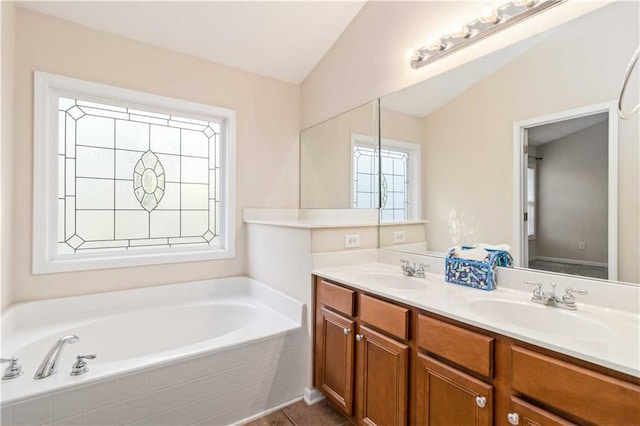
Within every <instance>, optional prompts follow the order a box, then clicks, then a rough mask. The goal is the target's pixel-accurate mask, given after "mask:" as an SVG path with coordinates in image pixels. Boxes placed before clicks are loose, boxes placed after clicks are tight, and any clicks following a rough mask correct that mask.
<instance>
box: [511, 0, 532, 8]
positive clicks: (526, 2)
mask: <svg viewBox="0 0 640 426" xmlns="http://www.w3.org/2000/svg"><path fill="white" fill-rule="evenodd" d="M511 3H513V4H514V5H516V6H526V7H531V6H533V3H534V0H513V1H512V2H511Z"/></svg>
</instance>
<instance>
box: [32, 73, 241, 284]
mask: <svg viewBox="0 0 640 426" xmlns="http://www.w3.org/2000/svg"><path fill="white" fill-rule="evenodd" d="M60 96H65V97H80V98H82V99H84V100H88V101H93V102H101V103H106V104H110V105H118V106H125V107H130V108H136V109H143V110H147V111H153V112H158V113H165V114H166V113H171V114H175V115H178V114H180V115H182V116H185V115H186V116H187V117H190V118H194V119H205V120H210V119H211V118H212V117H215V118H216V119H217V120H219V121H221V122H222V128H221V135H220V137H221V148H220V152H221V156H222V160H221V161H222V163H221V167H222V169H223V173H222V175H221V184H220V192H221V194H220V206H221V209H220V218H219V223H220V226H219V229H220V233H221V235H220V236H221V246H220V248H218V247H209V246H204V247H197V246H192V247H188V246H185V247H171V248H167V249H162V248H154V249H149V250H145V249H140V250H135V252H133V251H129V250H127V251H125V252H115V251H114V252H99V253H77V254H73V255H59V254H57V249H56V246H57V223H58V203H57V198H58V159H57V156H58V98H59V97H60ZM33 126H34V128H33V132H34V144H33V159H34V163H33V164H34V168H33V180H34V181H33V263H32V269H33V273H34V274H43V273H53V272H65V271H81V270H91V269H104V268H120V267H129V266H142V265H155V264H163V263H176V262H191V261H202V260H213V259H228V258H232V257H235V184H236V182H235V167H236V166H235V155H236V153H235V129H236V113H235V111H233V110H230V109H226V108H219V107H214V106H210V105H205V104H199V103H195V102H189V101H184V100H180V99H174V98H169V97H165V96H159V95H154V94H150V93H145V92H139V91H135V90H129V89H123V88H119V87H114V86H109V85H105V84H99V83H93V82H89V81H84V80H78V79H74V78H70V77H64V76H60V75H55V74H48V73H44V72H38V71H36V72H35V73H34V123H33Z"/></svg>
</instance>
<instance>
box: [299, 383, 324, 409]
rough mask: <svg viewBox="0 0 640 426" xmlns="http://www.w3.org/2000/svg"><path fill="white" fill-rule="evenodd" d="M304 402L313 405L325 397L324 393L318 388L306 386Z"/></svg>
mask: <svg viewBox="0 0 640 426" xmlns="http://www.w3.org/2000/svg"><path fill="white" fill-rule="evenodd" d="M303 399H304V402H306V403H307V404H308V405H313V404H315V403H316V402H320V401H322V400H323V399H324V395H323V394H322V392H320V391H319V390H318V389H316V388H307V387H305V388H304V398H303Z"/></svg>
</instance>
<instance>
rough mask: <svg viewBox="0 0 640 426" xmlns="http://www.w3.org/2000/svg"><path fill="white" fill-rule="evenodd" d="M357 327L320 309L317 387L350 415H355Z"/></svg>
mask: <svg viewBox="0 0 640 426" xmlns="http://www.w3.org/2000/svg"><path fill="white" fill-rule="evenodd" d="M354 326H355V322H354V321H353V320H350V319H349V318H346V317H344V316H342V315H339V314H336V313H334V312H332V311H330V310H328V309H326V308H321V309H320V330H319V338H318V339H317V342H318V343H317V344H318V345H319V347H318V348H317V351H316V354H317V355H316V366H317V367H316V369H317V371H318V374H317V375H316V376H317V382H316V386H317V387H318V388H319V389H321V390H322V391H323V392H324V394H325V395H326V396H327V398H329V399H330V400H331V401H332V402H333V403H334V404H335V405H337V406H338V407H340V408H341V409H342V411H344V412H345V413H346V414H349V415H351V413H352V412H353V373H354V371H353V367H354V362H353V361H354V359H353V353H354V352H353V350H354V338H353V330H355V328H354ZM318 367H319V368H318Z"/></svg>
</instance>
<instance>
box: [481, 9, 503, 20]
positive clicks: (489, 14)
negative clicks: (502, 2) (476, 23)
mask: <svg viewBox="0 0 640 426" xmlns="http://www.w3.org/2000/svg"><path fill="white" fill-rule="evenodd" d="M499 21H500V15H498V10H497V9H496V8H494V7H491V6H487V7H485V8H483V9H482V12H480V22H482V23H484V24H497V23H498V22H499Z"/></svg>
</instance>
